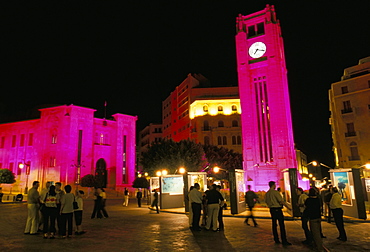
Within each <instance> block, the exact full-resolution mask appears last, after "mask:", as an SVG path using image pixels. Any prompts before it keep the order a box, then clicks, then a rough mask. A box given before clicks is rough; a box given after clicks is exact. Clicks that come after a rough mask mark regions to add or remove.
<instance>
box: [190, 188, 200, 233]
mask: <svg viewBox="0 0 370 252" xmlns="http://www.w3.org/2000/svg"><path fill="white" fill-rule="evenodd" d="M199 190H200V185H199V184H198V183H195V184H194V188H193V189H192V190H191V191H190V192H189V202H190V204H191V210H192V212H193V223H192V225H191V226H192V227H191V229H192V230H194V231H201V230H202V229H201V228H200V226H199V221H200V213H201V210H202V199H203V196H202V193H201V192H200V191H199Z"/></svg>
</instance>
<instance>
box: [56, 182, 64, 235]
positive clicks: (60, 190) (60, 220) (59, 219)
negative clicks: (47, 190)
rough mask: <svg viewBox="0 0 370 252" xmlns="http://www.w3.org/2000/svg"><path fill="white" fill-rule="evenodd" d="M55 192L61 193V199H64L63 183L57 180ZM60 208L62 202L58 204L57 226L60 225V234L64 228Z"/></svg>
mask: <svg viewBox="0 0 370 252" xmlns="http://www.w3.org/2000/svg"><path fill="white" fill-rule="evenodd" d="M55 192H56V193H57V194H58V195H59V199H62V197H63V195H64V191H63V190H62V183H60V182H56V183H55ZM60 208H61V203H59V204H57V209H58V211H57V226H58V234H59V235H60V230H61V228H62V217H61V214H60Z"/></svg>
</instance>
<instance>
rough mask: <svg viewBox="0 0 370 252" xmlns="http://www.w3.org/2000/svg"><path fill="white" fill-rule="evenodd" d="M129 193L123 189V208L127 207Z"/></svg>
mask: <svg viewBox="0 0 370 252" xmlns="http://www.w3.org/2000/svg"><path fill="white" fill-rule="evenodd" d="M129 195H130V192H129V190H128V189H127V188H126V187H125V190H124V191H123V206H128V199H129Z"/></svg>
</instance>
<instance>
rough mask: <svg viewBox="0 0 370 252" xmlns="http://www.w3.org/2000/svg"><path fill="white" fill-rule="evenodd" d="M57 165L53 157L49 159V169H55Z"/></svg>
mask: <svg viewBox="0 0 370 252" xmlns="http://www.w3.org/2000/svg"><path fill="white" fill-rule="evenodd" d="M56 163H57V160H56V158H55V157H50V159H49V167H55V166H56Z"/></svg>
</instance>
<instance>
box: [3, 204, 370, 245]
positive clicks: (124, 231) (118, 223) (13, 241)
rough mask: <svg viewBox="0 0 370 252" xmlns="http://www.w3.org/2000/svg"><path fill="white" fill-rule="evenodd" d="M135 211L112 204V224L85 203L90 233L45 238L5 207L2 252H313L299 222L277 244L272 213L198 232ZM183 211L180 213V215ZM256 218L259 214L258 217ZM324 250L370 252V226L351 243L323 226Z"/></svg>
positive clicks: (353, 229) (165, 215) (350, 229)
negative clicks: (219, 229) (269, 216)
mask: <svg viewBox="0 0 370 252" xmlns="http://www.w3.org/2000/svg"><path fill="white" fill-rule="evenodd" d="M135 203H136V202H135V200H134V199H132V200H131V201H130V205H129V207H123V206H122V200H120V199H110V200H108V201H107V211H108V214H109V218H107V219H90V215H91V212H92V209H93V201H92V200H91V199H88V200H85V207H84V216H83V217H84V219H83V227H84V230H86V231H87V232H86V234H83V235H81V236H75V235H74V236H73V237H72V238H68V239H61V238H57V239H54V240H50V239H43V238H42V235H33V236H32V235H24V234H23V231H24V227H25V222H26V218H27V204H26V203H8V204H0V225H1V228H0V251H2V252H3V251H27V252H29V251H99V252H102V251H313V250H311V249H310V248H308V247H306V246H304V245H303V244H302V243H301V241H303V240H304V234H303V230H302V229H301V226H300V221H299V220H287V221H286V222H285V225H286V229H287V236H288V240H289V242H291V243H292V244H293V245H292V246H289V247H283V246H282V245H276V244H275V243H274V241H273V239H272V234H271V220H270V219H267V218H266V217H267V215H266V213H263V214H260V216H261V217H260V218H259V219H257V222H258V224H259V225H258V227H252V226H247V225H245V224H244V223H243V221H244V217H243V216H234V217H225V218H224V222H225V231H223V232H217V233H215V232H210V231H200V232H192V231H191V230H190V229H189V225H188V217H187V216H186V215H185V214H183V213H180V212H179V211H171V212H161V213H160V214H157V213H156V212H155V211H150V210H149V209H148V208H147V205H146V204H145V202H144V204H143V205H142V207H141V208H138V207H137V205H136V204H135ZM176 212H177V213H176ZM256 215H258V214H257V213H256ZM322 226H323V232H324V235H326V236H327V238H326V239H324V245H325V246H326V247H327V248H328V249H329V250H330V251H346V252H349V251H370V223H361V222H352V223H345V228H346V231H347V235H348V241H347V242H341V241H339V240H337V239H336V237H337V236H338V232H337V230H336V227H335V225H334V223H332V224H329V223H326V222H323V223H322Z"/></svg>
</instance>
